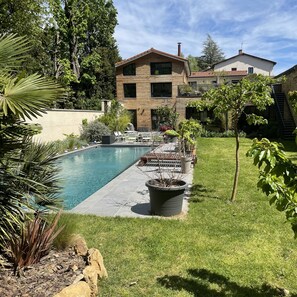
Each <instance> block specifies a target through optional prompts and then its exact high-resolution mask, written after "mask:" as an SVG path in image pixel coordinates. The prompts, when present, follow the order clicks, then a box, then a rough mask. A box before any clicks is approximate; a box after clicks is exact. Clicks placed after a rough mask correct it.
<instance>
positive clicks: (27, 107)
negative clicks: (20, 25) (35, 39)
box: [0, 35, 64, 250]
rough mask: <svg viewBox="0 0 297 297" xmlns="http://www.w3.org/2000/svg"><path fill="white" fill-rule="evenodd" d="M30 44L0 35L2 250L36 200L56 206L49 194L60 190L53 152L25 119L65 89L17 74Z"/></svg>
mask: <svg viewBox="0 0 297 297" xmlns="http://www.w3.org/2000/svg"><path fill="white" fill-rule="evenodd" d="M28 44H29V42H28V40H26V39H25V38H22V37H16V36H15V35H5V36H0V89H1V100H0V143H1V150H0V176H1V183H0V250H1V249H3V248H5V247H7V243H8V242H9V240H10V239H11V238H14V237H16V236H18V234H19V232H20V230H22V226H23V223H24V221H25V219H26V216H27V212H25V210H28V209H31V210H33V211H34V210H35V207H36V202H37V200H38V205H43V207H47V205H48V202H50V204H51V205H52V202H53V201H54V200H53V199H49V198H50V197H51V198H52V197H53V196H52V195H54V194H55V193H56V190H57V188H56V187H55V186H54V184H55V176H54V175H50V171H51V170H52V168H53V167H51V165H49V163H50V160H49V158H51V157H52V155H51V156H47V157H46V158H43V157H41V155H42V151H43V150H44V149H47V148H46V147H45V146H42V147H41V146H39V145H38V144H37V145H34V144H32V136H33V135H34V134H35V132H36V129H32V128H31V126H30V125H26V124H25V117H27V118H31V117H37V116H40V115H41V114H42V113H43V112H45V109H46V108H48V107H49V105H50V104H51V103H52V102H53V101H54V100H57V99H59V98H62V97H63V95H64V90H63V89H62V88H61V87H60V86H59V85H57V84H56V83H55V82H53V81H51V80H49V79H46V78H44V77H42V76H40V75H38V74H32V75H29V76H24V74H23V73H22V74H21V75H19V76H18V70H19V69H20V66H21V63H22V62H24V61H25V59H26V57H27V52H28V49H29V46H28ZM37 148H38V151H34V150H37ZM32 150H33V151H32ZM37 156H38V159H36V157H37ZM42 160H43V161H42ZM32 198H34V199H33V200H34V203H32Z"/></svg>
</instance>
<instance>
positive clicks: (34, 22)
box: [0, 0, 52, 75]
mask: <svg viewBox="0 0 297 297" xmlns="http://www.w3.org/2000/svg"><path fill="white" fill-rule="evenodd" d="M45 4H46V1H43V0H21V1H20V0H1V1H0V34H18V35H19V36H26V37H27V38H28V40H30V51H29V56H28V59H26V60H25V61H24V63H23V65H22V66H23V72H27V73H34V72H39V73H42V74H46V75H49V74H50V69H51V68H52V66H51V59H50V55H49V54H48V52H47V48H46V45H47V43H48V36H47V35H45V34H44V25H45V24H46V23H47V17H48V12H47V10H46V5H45Z"/></svg>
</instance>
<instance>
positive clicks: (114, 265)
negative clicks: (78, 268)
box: [70, 138, 297, 297]
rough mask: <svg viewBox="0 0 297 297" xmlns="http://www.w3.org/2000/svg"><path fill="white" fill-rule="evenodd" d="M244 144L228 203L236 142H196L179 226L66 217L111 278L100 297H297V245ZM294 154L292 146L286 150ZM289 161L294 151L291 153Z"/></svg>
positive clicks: (175, 222)
mask: <svg viewBox="0 0 297 297" xmlns="http://www.w3.org/2000/svg"><path fill="white" fill-rule="evenodd" d="M250 145H251V141H250V140H248V139H241V148H240V153H241V172H240V180H239V189H238V195H237V200H236V201H235V202H234V203H230V202H229V198H230V195H231V190H232V183H233V173H234V166H235V161H234V151H235V140H234V139H233V138H210V139H206V138H200V139H198V163H197V165H196V168H195V173H194V186H193V189H192V198H191V202H190V210H189V214H188V215H187V217H185V218H184V219H182V220H168V219H130V218H101V217H95V216H79V215H70V219H71V220H73V222H74V223H75V224H76V225H77V232H79V233H81V234H82V235H83V236H84V237H85V238H86V240H87V243H88V246H89V247H95V248H98V249H99V250H100V251H101V253H102V255H103V257H104V262H105V266H106V268H107V270H108V273H109V278H108V279H106V280H104V281H101V282H100V296H104V297H105V296H111V297H116V296H137V297H139V296H170V297H171V296H201V297H208V296H236V297H240V296H251V297H259V296H267V297H268V296H269V297H271V296H280V289H279V288H285V289H287V290H289V291H290V292H291V294H292V295H291V296H297V282H296V279H297V241H296V240H294V238H293V232H292V231H291V228H290V224H288V223H285V217H284V214H283V213H280V212H278V211H276V210H275V208H274V207H273V206H269V203H268V199H267V197H266V196H265V195H263V194H262V193H261V192H260V191H258V190H257V188H256V184H257V177H258V171H257V168H255V167H254V166H253V165H252V160H251V159H249V158H247V157H245V153H246V151H247V150H248V149H249V147H250ZM289 147H290V148H292V146H289ZM289 153H290V155H291V156H292V158H293V159H294V158H296V155H297V153H296V150H295V151H294V149H290V152H289Z"/></svg>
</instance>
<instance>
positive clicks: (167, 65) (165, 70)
mask: <svg viewBox="0 0 297 297" xmlns="http://www.w3.org/2000/svg"><path fill="white" fill-rule="evenodd" d="M171 73H172V63H171V62H164V63H151V75H162V74H171Z"/></svg>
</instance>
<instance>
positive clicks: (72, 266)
mask: <svg viewBox="0 0 297 297" xmlns="http://www.w3.org/2000/svg"><path fill="white" fill-rule="evenodd" d="M69 270H72V271H73V272H75V271H77V270H78V266H77V265H75V264H74V265H71V266H69Z"/></svg>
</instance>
